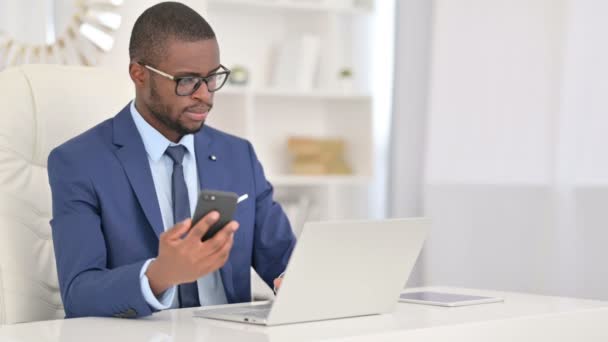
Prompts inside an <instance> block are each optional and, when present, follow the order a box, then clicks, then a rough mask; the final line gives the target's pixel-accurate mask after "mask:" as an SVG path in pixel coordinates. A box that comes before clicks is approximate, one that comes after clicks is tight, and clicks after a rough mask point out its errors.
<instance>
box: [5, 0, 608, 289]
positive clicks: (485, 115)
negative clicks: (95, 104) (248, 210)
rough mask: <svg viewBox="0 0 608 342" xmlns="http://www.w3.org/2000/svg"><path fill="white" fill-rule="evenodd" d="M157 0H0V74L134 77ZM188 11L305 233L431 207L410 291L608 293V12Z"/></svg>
mask: <svg viewBox="0 0 608 342" xmlns="http://www.w3.org/2000/svg"><path fill="white" fill-rule="evenodd" d="M157 2H158V1H151V0H138V1H133V0H131V1H121V0H80V1H75V0H0V69H4V68H7V67H10V66H13V65H19V64H24V63H59V64H75V65H79V64H84V65H91V66H98V67H106V68H112V69H116V70H119V71H121V72H122V71H124V76H125V77H128V74H127V66H128V62H129V59H128V52H127V47H128V41H129V36H130V31H131V28H132V26H133V23H134V21H135V19H136V18H137V16H138V15H139V14H141V12H142V11H143V10H144V9H146V8H147V7H149V6H151V5H153V4H154V3H157ZM182 2H184V3H185V4H187V5H189V6H191V7H192V8H194V9H196V10H197V11H199V12H200V13H201V14H202V15H203V16H204V17H205V18H206V19H207V20H209V22H210V23H211V25H212V26H213V28H214V30H215V31H216V34H217V37H218V40H219V43H220V49H221V60H222V64H224V65H226V66H227V67H228V68H230V69H232V70H233V73H232V77H231V79H230V84H229V85H228V86H226V87H225V88H223V89H222V90H221V91H220V92H218V93H217V94H216V98H215V107H214V112H213V114H212V116H211V119H210V122H209V124H210V125H212V126H216V127H218V128H220V129H223V130H226V131H228V132H231V133H233V134H236V135H239V136H242V137H244V138H247V139H250V140H251V141H252V142H253V144H254V146H255V148H256V151H257V153H258V155H259V157H260V159H261V160H262V162H263V165H264V167H265V171H266V174H267V176H268V178H269V180H270V181H271V182H272V183H273V185H274V186H275V188H276V193H277V199H278V200H279V201H280V202H281V203H282V204H283V205H284V207H285V209H286V211H287V212H288V214H289V216H290V218H291V220H292V223H293V226H294V230H295V231H296V233H298V232H299V230H300V229H301V226H302V224H303V223H304V222H306V221H310V220H328V219H355V218H356V219H361V218H385V217H408V216H421V215H424V216H428V217H430V218H431V219H432V222H433V226H432V231H431V233H430V236H429V238H428V240H427V243H426V245H425V248H424V251H423V254H422V256H421V258H420V259H419V261H418V264H417V267H416V270H415V272H414V274H413V275H412V277H411V278H410V282H409V285H411V286H415V285H451V286H463V287H473V288H488V289H496V290H510V291H525V292H533V293H542V294H551V295H561V296H575V297H585V298H596V299H604V300H607V299H608V290H607V289H608V270H607V267H606V265H604V261H608V248H607V247H608V215H607V212H608V153H607V152H606V151H605V150H606V147H607V146H608V134H607V132H608V44H607V43H606V38H605V37H604V36H605V33H606V32H608V21H606V20H605V18H606V17H608V2H606V1H602V0H376V1H374V0H333V1H332V0H189V1H182ZM0 96H1V95H0ZM113 114H114V113H108V117H109V116H111V115H113Z"/></svg>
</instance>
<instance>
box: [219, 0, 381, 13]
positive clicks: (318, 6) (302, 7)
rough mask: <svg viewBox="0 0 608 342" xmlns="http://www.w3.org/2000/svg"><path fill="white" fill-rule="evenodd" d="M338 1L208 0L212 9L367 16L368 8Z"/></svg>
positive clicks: (369, 11) (369, 10)
mask: <svg viewBox="0 0 608 342" xmlns="http://www.w3.org/2000/svg"><path fill="white" fill-rule="evenodd" d="M339 3H340V1H335V0H333V1H329V0H308V1H301V0H299V1H294V0H209V6H210V7H212V8H226V9H232V8H235V7H239V8H242V7H249V8H261V9H276V10H297V11H310V12H332V13H343V14H369V13H371V9H370V8H366V7H362V6H354V5H345V6H341V5H340V4H339Z"/></svg>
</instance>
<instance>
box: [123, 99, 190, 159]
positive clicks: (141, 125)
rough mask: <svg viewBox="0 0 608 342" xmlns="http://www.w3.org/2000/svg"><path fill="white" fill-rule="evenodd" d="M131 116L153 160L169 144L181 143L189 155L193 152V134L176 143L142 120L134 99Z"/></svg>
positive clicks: (163, 152) (163, 151)
mask: <svg viewBox="0 0 608 342" xmlns="http://www.w3.org/2000/svg"><path fill="white" fill-rule="evenodd" d="M130 108H131V117H132V118H133V121H134V122H135V127H137V131H138V132H139V135H141V139H142V140H143V142H144V147H145V148H146V152H147V153H148V156H149V157H150V159H152V160H153V161H155V162H157V161H158V160H159V159H160V158H161V157H162V156H163V154H165V151H166V150H167V147H169V146H176V145H183V146H184V147H185V148H186V149H187V150H188V152H189V153H190V154H191V155H193V156H194V155H195V154H194V135H193V134H186V135H184V136H183V137H182V138H181V140H180V141H179V142H178V143H177V144H176V143H174V142H172V141H171V140H169V139H167V138H166V137H165V136H164V135H162V134H161V133H160V132H159V131H157V130H156V128H154V127H152V126H151V125H150V124H149V123H148V122H147V121H146V120H144V118H143V116H141V114H140V113H139V112H138V111H137V108H135V100H133V101H131V106H130Z"/></svg>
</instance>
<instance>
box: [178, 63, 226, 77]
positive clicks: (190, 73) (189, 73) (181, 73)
mask: <svg viewBox="0 0 608 342" xmlns="http://www.w3.org/2000/svg"><path fill="white" fill-rule="evenodd" d="M220 68H221V65H219V64H218V66H217V67H215V68H214V69H212V70H211V71H209V72H208V73H207V74H206V75H202V74H200V73H198V72H195V71H178V72H176V73H175V77H187V76H196V77H207V76H209V75H212V74H213V73H214V72H216V71H218V70H219V69H220Z"/></svg>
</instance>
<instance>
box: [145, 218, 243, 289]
mask: <svg viewBox="0 0 608 342" xmlns="http://www.w3.org/2000/svg"><path fill="white" fill-rule="evenodd" d="M218 219H219V214H218V213H217V212H216V211H213V212H211V213H209V214H207V215H206V216H205V217H203V218H202V219H201V220H200V221H199V222H198V223H197V224H196V225H195V226H194V227H192V229H191V225H192V221H191V220H190V219H186V220H184V221H182V222H180V223H178V224H176V225H175V226H173V227H171V229H169V230H167V231H165V232H164V233H162V234H161V235H160V241H159V247H158V257H156V259H155V260H154V261H152V262H151V263H150V266H149V267H148V270H147V272H146V276H147V277H148V281H149V282H150V288H151V289H152V292H153V293H154V295H155V296H158V295H160V294H161V293H163V292H164V291H165V290H167V289H168V288H170V287H171V286H174V285H179V284H184V283H190V282H193V281H196V280H197V279H198V278H200V277H202V276H204V275H206V274H209V273H211V272H214V271H216V270H218V269H219V268H220V267H222V266H223V265H224V264H225V263H226V260H228V256H229V255H230V250H231V249H232V243H233V241H234V232H235V231H236V230H237V229H238V227H239V224H238V223H237V222H236V221H230V222H229V223H228V224H226V226H224V227H223V228H222V229H221V230H220V231H219V232H218V233H217V234H215V235H214V236H213V238H211V239H209V240H207V241H205V242H202V241H201V238H202V237H203V235H205V233H206V232H207V230H209V228H210V227H211V226H212V225H213V224H214V223H215V222H216V221H217V220H218ZM186 233H187V235H186V236H185V237H184V238H182V236H183V235H184V234H186Z"/></svg>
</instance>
